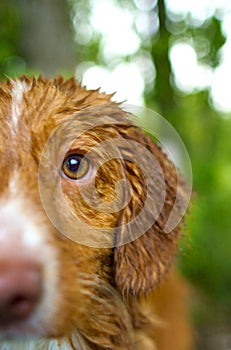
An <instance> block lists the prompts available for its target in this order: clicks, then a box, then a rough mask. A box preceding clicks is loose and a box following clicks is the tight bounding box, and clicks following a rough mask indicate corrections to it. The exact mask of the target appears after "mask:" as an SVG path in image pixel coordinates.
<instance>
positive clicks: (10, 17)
mask: <svg viewBox="0 0 231 350" xmlns="http://www.w3.org/2000/svg"><path fill="white" fill-rule="evenodd" d="M20 24H21V19H20V14H19V10H18V8H17V7H16V6H14V2H12V1H8V0H2V1H1V2H0V42H1V45H0V77H1V78H3V79H4V78H5V77H6V76H8V75H9V76H10V75H11V76H12V75H17V74H20V73H22V71H23V70H24V69H25V62H24V60H23V59H22V57H20V55H19V43H20V40H19V39H20Z"/></svg>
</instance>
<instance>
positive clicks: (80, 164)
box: [62, 153, 89, 180]
mask: <svg viewBox="0 0 231 350" xmlns="http://www.w3.org/2000/svg"><path fill="white" fill-rule="evenodd" d="M88 170H89V161H88V159H87V158H86V157H84V156H83V155H82V154H77V153H75V154H69V155H68V156H67V157H66V158H65V159H64V161H63V165H62V171H63V174H64V175H65V176H66V177H67V178H69V179H71V180H79V179H81V178H83V177H84V176H85V175H86V174H87V172H88Z"/></svg>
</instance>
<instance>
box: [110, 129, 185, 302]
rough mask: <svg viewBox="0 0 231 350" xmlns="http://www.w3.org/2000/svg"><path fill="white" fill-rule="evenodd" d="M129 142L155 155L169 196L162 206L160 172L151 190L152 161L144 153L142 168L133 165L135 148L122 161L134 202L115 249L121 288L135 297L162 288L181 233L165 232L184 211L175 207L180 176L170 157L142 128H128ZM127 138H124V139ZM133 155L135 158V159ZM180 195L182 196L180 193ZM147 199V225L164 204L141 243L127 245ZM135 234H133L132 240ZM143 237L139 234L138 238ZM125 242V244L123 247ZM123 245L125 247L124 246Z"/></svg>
mask: <svg viewBox="0 0 231 350" xmlns="http://www.w3.org/2000/svg"><path fill="white" fill-rule="evenodd" d="M125 132H126V136H125V137H126V139H127V140H134V141H137V142H139V143H140V144H142V146H143V147H145V149H147V150H148V151H149V153H150V154H152V155H153V158H154V159H155V160H156V161H157V163H158V164H159V166H160V170H161V173H162V176H163V177H164V180H163V181H164V184H165V186H164V187H165V193H164V200H163V203H162V205H161V203H158V201H161V200H162V199H161V195H160V193H158V191H159V189H158V186H159V185H158V184H159V183H160V179H159V178H158V177H159V175H158V173H157V172H154V173H152V174H150V177H151V183H152V184H151V186H150V185H149V187H147V180H146V179H145V176H144V174H143V171H142V169H144V167H146V168H147V169H146V171H148V169H149V167H150V165H151V164H150V161H151V160H150V159H146V158H147V156H146V155H145V152H144V153H142V155H141V157H142V159H141V165H140V166H139V164H135V162H133V161H132V159H133V155H134V154H135V152H136V150H134V147H133V149H132V148H131V149H130V150H126V152H127V153H128V152H130V153H131V157H130V160H129V157H128V156H126V157H123V153H122V157H123V159H124V158H125V160H124V168H125V175H126V177H127V179H128V180H129V182H130V185H131V186H130V192H131V193H130V196H131V198H130V201H129V203H128V204H127V205H126V207H125V208H124V210H123V211H122V214H121V219H120V226H119V228H118V232H117V235H116V245H117V246H116V247H115V248H114V272H115V281H116V285H117V288H118V289H119V290H120V291H121V293H122V294H128V293H131V294H133V295H138V294H146V293H147V292H148V291H150V290H153V289H154V288H155V287H156V286H158V285H159V284H160V282H161V280H162V279H163V278H164V276H165V275H166V273H167V272H168V270H169V268H170V266H171V263H172V260H173V258H174V255H175V252H176V248H177V238H178V236H179V233H180V228H179V225H176V227H175V228H173V229H172V231H171V232H169V233H166V232H165V225H166V223H167V221H168V219H169V215H170V213H171V212H172V210H173V207H174V210H175V211H180V207H179V206H178V207H177V205H176V203H175V205H174V202H175V199H176V195H177V189H178V186H180V184H179V183H178V182H179V181H178V175H177V172H176V169H175V167H174V166H173V164H172V163H171V162H170V161H169V159H168V158H167V156H166V154H165V153H164V152H163V151H162V150H161V148H160V147H159V146H157V145H156V144H154V143H153V142H152V141H151V140H150V139H149V137H147V136H146V135H144V134H143V133H142V132H141V131H140V130H139V129H138V128H134V127H131V128H128V129H126V131H121V133H122V134H124V133H125ZM123 136H124V135H123ZM132 153H133V155H132ZM178 193H179V192H178ZM147 195H149V197H150V198H151V201H152V204H153V205H151V208H150V206H149V208H148V210H146V211H145V212H144V214H143V215H144V216H143V219H142V220H143V223H144V227H145V224H146V223H145V220H146V219H147V216H149V217H150V216H152V215H153V216H155V215H156V213H155V211H156V208H157V207H158V205H159V204H160V210H159V213H158V210H157V214H158V215H156V217H154V219H153V224H152V225H151V227H149V228H148V230H146V232H145V233H144V234H142V232H141V235H140V237H138V238H137V239H135V240H133V241H131V242H130V243H127V244H123V242H124V237H125V235H126V234H127V232H126V230H128V229H129V228H131V226H129V225H127V223H129V222H130V221H131V220H132V219H133V218H134V217H135V216H137V215H138V213H139V212H140V211H141V210H142V208H143V206H144V203H145V200H146V198H147ZM140 228H142V225H141V226H139V229H140ZM131 235H132V232H130V236H131ZM138 236H139V234H138ZM121 242H122V243H121ZM121 244H123V245H121Z"/></svg>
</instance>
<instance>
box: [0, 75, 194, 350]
mask: <svg viewBox="0 0 231 350" xmlns="http://www.w3.org/2000/svg"><path fill="white" fill-rule="evenodd" d="M92 106H95V108H94V110H93V111H92V113H91V109H88V108H89V107H92ZM76 112H80V113H82V114H81V115H82V116H84V117H86V118H88V119H87V120H89V122H90V121H91V119H94V118H97V113H98V115H107V116H108V117H109V118H110V119H111V120H113V121H114V125H112V124H109V125H105V126H104V127H96V128H94V130H92V131H89V132H88V133H86V134H85V135H83V137H82V138H81V139H80V140H79V141H78V142H80V143H79V145H81V147H82V148H84V149H85V150H87V148H90V147H91V146H92V145H95V144H97V143H99V142H101V141H102V140H108V139H111V138H115V137H117V136H118V135H120V136H122V137H124V138H126V140H128V141H129V140H136V141H138V142H139V143H141V144H142V145H143V146H144V147H146V148H147V149H148V150H149V151H150V152H152V154H153V155H155V157H156V159H157V160H158V162H159V164H160V166H161V168H162V171H163V173H164V176H165V183H166V187H167V194H166V201H165V204H164V207H163V209H162V211H161V214H160V216H159V218H158V220H156V221H155V223H154V225H153V226H152V227H151V228H150V229H149V230H148V231H147V232H146V233H145V234H144V235H142V236H141V237H139V238H138V239H136V240H135V241H133V242H131V243H128V244H126V245H122V246H119V241H120V239H121V237H123V235H124V234H125V233H124V232H123V225H122V226H121V227H122V228H121V230H120V231H118V230H116V229H115V235H114V237H113V239H114V240H115V241H116V243H117V245H118V246H117V247H115V248H104V249H99V248H91V247H87V246H84V245H81V244H76V243H75V242H72V241H71V240H69V239H66V238H64V237H63V236H62V235H60V233H59V232H58V231H57V230H56V229H55V228H54V226H53V225H52V224H51V222H50V221H49V219H48V218H47V216H46V215H45V213H44V209H43V207H42V205H41V201H40V196H39V191H38V181H37V175H38V167H39V162H40V158H41V154H42V151H43V148H44V146H45V143H46V141H47V139H48V137H49V136H50V134H51V132H52V131H53V130H54V129H55V128H56V127H57V126H58V125H60V124H61V123H63V122H64V121H65V120H67V119H68V118H70V117H71V116H73V115H74V114H75V113H76ZM84 113H85V114H84ZM79 145H78V147H79ZM72 147H74V148H75V147H76V145H72ZM120 152H121V158H122V159H123V156H124V152H127V153H128V154H129V155H130V158H131V159H132V153H133V152H134V150H133V149H132V148H131V149H127V150H120ZM0 154H1V157H0V174H1V175H0V176H1V177H0V182H1V186H0V203H1V204H2V205H4V203H5V202H7V201H8V200H9V198H12V197H13V196H17V197H18V200H19V201H20V203H21V204H20V205H21V207H22V208H24V210H25V212H28V218H29V219H30V220H32V221H33V220H34V221H33V222H34V223H35V225H38V227H39V226H43V227H44V228H45V231H46V235H47V236H46V243H45V244H47V245H49V246H51V247H53V248H54V250H55V251H56V252H57V259H58V267H57V270H56V274H57V279H58V285H57V288H58V292H57V295H55V296H54V299H53V300H50V302H51V303H52V304H53V308H54V311H52V312H53V316H52V319H51V321H50V322H49V324H44V325H41V334H42V337H44V338H47V339H48V340H38V341H37V340H30V341H29V340H28V341H26V342H22V343H20V342H18V341H17V343H16V344H15V343H14V342H12V341H11V342H7V341H4V340H3V342H2V344H4V346H5V347H6V349H20V346H21V349H27V348H28V349H29V348H30V349H31V347H30V346H33V348H35V349H48V348H49V349H59V348H61V349H78V350H84V349H89V350H103V349H113V350H115V349H121V350H136V349H145V350H154V349H156V348H157V349H160V350H165V347H164V346H162V347H161V346H160V347H156V343H158V342H159V343H160V344H161V341H160V340H159V338H160V337H159V335H158V329H159V328H162V326H160V325H159V321H158V320H159V318H161V311H160V314H159V315H157V314H156V313H155V303H156V305H157V308H156V309H158V303H160V297H158V296H156V297H155V296H154V295H155V294H153V293H155V291H156V290H159V286H160V285H161V282H162V281H165V280H166V277H167V275H168V271H169V269H170V267H171V264H172V261H173V258H174V256H175V253H176V250H177V240H178V237H179V235H180V227H179V226H177V227H176V228H175V229H174V230H173V231H172V232H171V233H170V234H166V233H164V226H165V224H166V221H167V219H168V217H169V214H170V212H171V210H172V208H173V205H174V201H175V197H176V190H177V186H178V177H177V174H176V170H175V168H174V166H173V165H172V164H171V162H170V161H169V160H168V158H167V157H166V155H165V154H164V153H163V152H162V150H161V149H160V148H159V146H157V145H156V144H154V143H153V142H152V141H151V140H150V138H149V137H148V136H146V135H145V134H143V133H142V132H141V131H140V129H139V128H137V127H135V126H134V125H133V124H132V123H131V122H130V121H129V120H128V119H127V118H126V117H125V114H124V112H123V111H122V110H121V109H120V107H119V105H118V104H116V103H114V102H111V95H106V94H102V93H100V92H99V91H98V90H96V91H87V90H86V89H85V88H84V87H81V86H80V84H79V83H77V82H76V81H75V80H74V79H70V80H67V81H66V80H64V79H62V78H61V77H58V78H55V79H50V80H48V79H44V78H42V77H40V78H38V79H35V78H27V77H22V78H21V79H20V80H16V81H13V80H9V81H8V82H7V83H1V85H0ZM144 162H145V159H144ZM51 164H52V162H51ZM146 166H147V167H148V166H149V164H148V163H147V164H146ZM3 169H4V171H3ZM111 169H114V171H113V172H112V171H111ZM123 174H125V175H126V177H127V178H128V179H129V181H130V183H131V185H132V187H131V192H132V193H131V200H130V202H129V204H128V205H127V206H126V207H125V208H124V209H123V210H120V211H119V212H115V213H112V214H111V213H110V214H108V213H99V212H98V211H97V210H93V209H92V208H91V207H89V206H86V204H85V203H84V202H83V201H82V199H81V197H80V195H79V194H78V191H77V189H76V187H75V185H73V184H70V182H67V181H63V183H62V186H63V191H64V193H65V196H66V197H67V200H68V201H69V204H70V205H71V206H72V208H73V209H74V210H76V211H80V212H79V215H81V216H82V218H83V220H85V221H86V222H88V221H89V220H90V221H91V222H92V221H93V222H94V224H95V225H96V226H97V227H104V228H105V227H106V228H107V227H115V228H116V226H117V225H118V224H120V225H121V224H124V223H127V222H129V220H130V219H131V217H133V216H135V215H136V214H137V213H138V212H139V210H140V208H142V205H143V203H144V201H145V195H146V192H145V189H146V184H145V179H144V177H143V175H142V171H141V169H140V168H139V167H138V166H136V165H135V164H133V163H132V161H129V160H126V161H124V162H122V163H121V162H120V161H119V160H118V159H117V160H111V161H110V162H109V163H107V164H105V165H104V166H102V168H101V169H100V172H99V174H98V175H97V179H96V187H97V189H98V191H99V193H100V195H101V198H104V199H106V200H112V199H113V198H114V196H115V193H114V187H115V184H116V183H117V181H118V178H120V177H122V176H123ZM12 175H13V176H14V177H15V184H14V186H15V189H14V191H13V190H12V188H11V189H10V183H11V182H12ZM154 194H155V196H154V197H153V201H158V197H156V193H155V189H153V195H154ZM76 199H77V200H78V201H79V203H81V206H80V209H79V208H76V206H75V204H74V203H75V202H76V201H77V200H76ZM95 205H96V206H97V203H95ZM179 210H180V208H179ZM148 214H149V215H151V214H152V213H148ZM33 216H34V217H35V219H33ZM173 276H175V275H173ZM171 280H173V281H176V283H177V285H180V284H181V281H179V280H178V277H172V278H171ZM47 283H49V279H48V280H47ZM171 283H172V284H171V285H174V282H171ZM165 286H166V287H165ZM167 286H168V284H167V283H166V282H165V283H164V287H163V288H166V289H168V287H167ZM179 288H180V287H179ZM173 289H174V288H173ZM160 291H161V289H160ZM169 297H170V298H171V299H172V304H173V303H174V298H176V299H177V297H178V295H174V294H172V296H171V288H170V292H169ZM155 298H156V299H155ZM182 302H183V300H182ZM169 305H170V307H169V309H170V308H171V303H169ZM181 311H182V313H185V310H183V309H182V310H181ZM48 316H49V315H48ZM177 317H179V315H176V318H177ZM180 317H182V319H184V317H185V315H183V316H182V315H181V316H180ZM174 322H175V321H173V324H174ZM169 332H170V333H171V330H170V329H169ZM155 334H156V339H155ZM185 335H186V336H185V338H186V340H185V339H184V341H182V344H181V345H179V343H177V341H176V343H177V344H178V345H177V346H178V348H176V350H186V349H189V348H190V332H189V331H188V329H187V330H185ZM162 336H163V337H165V336H166V335H165V332H163V334H162ZM158 337H159V338H158ZM172 337H173V338H172V339H171V340H170V342H171V343H170V345H168V347H169V349H175V348H174V340H173V339H174V338H175V339H176V337H177V335H176V333H175V331H174V334H172ZM180 337H182V334H181V335H179V338H180ZM49 338H56V339H57V340H49ZM183 338H184V337H183ZM2 346H3V345H1V347H0V348H2ZM4 349H5V348H4Z"/></svg>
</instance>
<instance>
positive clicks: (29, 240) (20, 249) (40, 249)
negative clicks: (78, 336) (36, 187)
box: [0, 197, 61, 338]
mask: <svg viewBox="0 0 231 350" xmlns="http://www.w3.org/2000/svg"><path fill="white" fill-rule="evenodd" d="M49 237H50V232H49V227H47V224H46V223H45V222H43V216H42V215H41V214H40V215H39V214H37V212H36V208H33V205H31V203H30V202H29V201H28V200H27V199H26V198H23V197H20V198H18V199H14V198H12V197H11V198H5V199H2V200H1V202H0V259H1V260H3V261H4V259H9V258H11V257H12V261H15V262H17V259H22V258H23V259H24V258H25V260H27V259H28V260H29V261H32V262H35V263H36V264H37V263H38V264H39V265H40V266H41V268H42V271H43V286H42V287H43V295H42V298H41V301H40V302H39V304H38V306H37V308H36V309H35V311H34V313H33V314H32V315H31V317H30V318H29V319H28V320H26V321H24V322H21V323H20V324H17V325H15V326H11V327H9V328H8V329H7V330H6V331H5V330H4V331H2V330H0V338H3V337H4V336H6V335H7V336H13V337H14V336H21V335H23V334H24V335H25V334H26V335H38V336H44V335H46V333H47V332H49V329H50V326H51V325H52V322H54V318H55V314H56V312H57V308H58V307H59V300H60V298H61V295H60V292H59V288H58V285H59V281H58V268H59V266H58V251H57V249H56V248H55V247H54V246H53V245H51V243H49Z"/></svg>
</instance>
